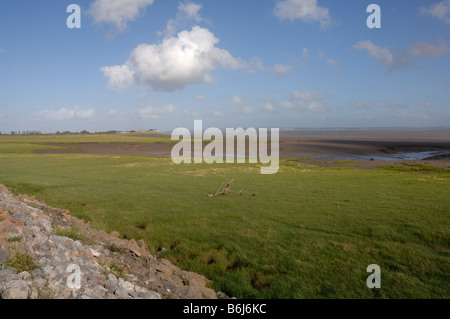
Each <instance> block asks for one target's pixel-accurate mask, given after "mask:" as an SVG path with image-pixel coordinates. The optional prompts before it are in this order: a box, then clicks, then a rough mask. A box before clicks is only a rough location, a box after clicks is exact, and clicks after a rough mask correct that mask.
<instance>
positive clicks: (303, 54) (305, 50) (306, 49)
mask: <svg viewBox="0 0 450 319" xmlns="http://www.w3.org/2000/svg"><path fill="white" fill-rule="evenodd" d="M302 56H303V57H304V58H309V54H308V48H303V51H302Z"/></svg>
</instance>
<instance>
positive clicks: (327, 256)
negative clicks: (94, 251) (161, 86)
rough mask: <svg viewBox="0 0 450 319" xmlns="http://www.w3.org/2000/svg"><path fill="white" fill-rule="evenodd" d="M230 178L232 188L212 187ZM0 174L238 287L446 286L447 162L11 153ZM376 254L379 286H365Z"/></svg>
mask: <svg viewBox="0 0 450 319" xmlns="http://www.w3.org/2000/svg"><path fill="white" fill-rule="evenodd" d="M0 153H1V151H0ZM232 179H234V182H233V184H232V188H231V189H232V190H234V192H232V193H231V194H230V195H229V196H219V197H214V198H211V197H208V194H212V193H214V192H215V191H217V190H218V189H220V187H224V186H225V185H226V183H227V182H229V181H230V180H232ZM0 183H3V184H5V185H6V186H8V187H11V188H12V191H13V192H16V193H26V194H29V195H36V196H37V198H38V199H39V200H41V201H45V202H46V203H47V204H49V205H52V206H55V207H60V208H65V209H68V210H70V212H71V214H72V215H75V216H77V217H80V218H84V219H86V220H89V221H91V222H92V225H93V227H95V228H99V229H104V230H106V231H108V232H111V231H118V232H119V233H120V234H121V235H122V236H125V237H126V238H132V237H133V238H137V239H141V238H142V239H144V240H145V241H146V242H147V244H148V245H149V247H150V248H151V250H152V252H153V253H155V254H158V257H160V258H166V259H170V260H171V261H173V262H175V263H176V264H177V265H178V266H180V267H182V268H184V269H188V270H191V271H194V272H198V273H201V274H204V275H206V276H207V277H208V278H210V279H211V280H212V281H213V285H214V288H216V289H217V290H222V291H224V292H225V293H227V294H229V295H231V296H235V297H238V298H449V297H450V269H449V264H450V263H449V262H450V249H449V246H450V231H449V230H450V217H449V212H450V197H449V189H450V174H449V172H448V171H446V172H440V171H436V172H434V171H429V172H415V171H405V172H402V171H392V170H389V169H386V168H376V169H355V168H320V167H297V166H295V165H292V163H285V164H283V163H281V168H280V170H279V172H278V173H277V174H275V175H260V174H259V167H258V165H255V164H239V165H238V164H220V165H219V164H215V165H206V164H190V165H185V164H182V165H174V164H173V163H172V161H171V159H170V158H167V157H149V156H141V155H120V156H119V155H96V154H11V153H9V154H0ZM241 190H242V192H241V193H240V194H239V192H240V191H241ZM162 248H166V249H165V250H163V251H164V252H161V253H158V251H160V250H161V249H162ZM370 264H378V265H379V266H380V267H381V276H382V277H381V287H382V289H373V290H370V289H368V288H367V286H366V279H367V277H368V276H369V275H370V274H369V273H366V268H367V266H368V265H370Z"/></svg>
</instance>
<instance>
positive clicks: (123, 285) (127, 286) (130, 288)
mask: <svg viewBox="0 0 450 319" xmlns="http://www.w3.org/2000/svg"><path fill="white" fill-rule="evenodd" d="M119 287H121V288H123V289H125V290H127V291H134V285H133V284H132V283H131V282H129V281H123V282H120V283H119Z"/></svg>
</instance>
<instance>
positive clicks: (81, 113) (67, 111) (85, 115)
mask: <svg viewBox="0 0 450 319" xmlns="http://www.w3.org/2000/svg"><path fill="white" fill-rule="evenodd" d="M94 113H95V110H94V109H92V108H91V109H81V108H80V107H78V106H71V107H62V108H59V109H58V110H51V109H45V110H42V111H38V112H35V113H34V115H35V116H37V117H43V118H45V119H47V120H51V121H69V120H89V119H92V118H93V117H94Z"/></svg>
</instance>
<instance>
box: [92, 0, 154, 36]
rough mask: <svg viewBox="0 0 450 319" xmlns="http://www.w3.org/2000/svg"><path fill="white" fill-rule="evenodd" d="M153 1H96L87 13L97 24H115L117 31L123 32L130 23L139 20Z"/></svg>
mask: <svg viewBox="0 0 450 319" xmlns="http://www.w3.org/2000/svg"><path fill="white" fill-rule="evenodd" d="M152 4H153V0H95V1H94V2H92V3H91V5H90V7H89V9H88V10H87V13H88V14H89V15H90V16H92V18H93V19H94V22H95V23H98V24H100V23H107V24H113V25H114V26H115V28H116V29H117V31H119V32H123V31H125V30H126V29H127V28H128V23H129V22H130V21H134V20H136V19H137V17H138V16H139V14H141V13H142V12H143V11H144V10H145V8H146V7H148V6H150V5H152Z"/></svg>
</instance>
